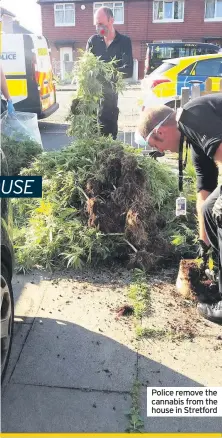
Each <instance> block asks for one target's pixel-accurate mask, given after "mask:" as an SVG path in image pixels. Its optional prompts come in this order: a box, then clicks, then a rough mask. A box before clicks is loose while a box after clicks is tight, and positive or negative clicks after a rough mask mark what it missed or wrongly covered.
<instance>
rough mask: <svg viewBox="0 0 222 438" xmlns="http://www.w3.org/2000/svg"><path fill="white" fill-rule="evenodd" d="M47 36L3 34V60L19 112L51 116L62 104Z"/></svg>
mask: <svg viewBox="0 0 222 438" xmlns="http://www.w3.org/2000/svg"><path fill="white" fill-rule="evenodd" d="M49 52H50V48H49V46H48V43H47V40H46V38H45V37H44V36H37V35H34V34H5V35H4V34H3V35H2V52H1V56H0V59H1V63H2V67H3V69H4V73H5V76H6V80H7V84H8V88H9V93H10V95H11V97H12V101H13V104H14V107H15V110H16V111H22V112H31V113H36V114H37V115H38V117H39V118H44V117H48V116H49V115H51V114H52V113H54V112H55V111H56V110H57V109H58V107H59V105H58V103H57V102H56V90H55V84H54V81H53V72H52V64H51V59H50V53H49Z"/></svg>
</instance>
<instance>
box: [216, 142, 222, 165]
mask: <svg viewBox="0 0 222 438" xmlns="http://www.w3.org/2000/svg"><path fill="white" fill-rule="evenodd" d="M214 161H215V163H216V164H217V165H218V166H219V167H220V166H221V165H222V143H220V145H219V146H218V148H217V150H216V154H215V155H214Z"/></svg>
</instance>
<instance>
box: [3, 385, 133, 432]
mask: <svg viewBox="0 0 222 438" xmlns="http://www.w3.org/2000/svg"><path fill="white" fill-rule="evenodd" d="M130 404H131V397H130V396H129V395H124V394H115V393H102V392H98V391H96V392H83V391H78V390H71V389H63V388H47V387H38V386H37V387H36V386H32V385H30V386H29V385H13V384H10V385H9V387H8V391H7V394H5V396H4V397H3V400H2V432H124V431H125V429H126V427H127V418H126V417H125V412H127V411H129V409H130Z"/></svg>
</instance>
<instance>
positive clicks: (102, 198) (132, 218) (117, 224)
mask: <svg viewBox="0 0 222 438" xmlns="http://www.w3.org/2000/svg"><path fill="white" fill-rule="evenodd" d="M97 167H98V174H97V175H95V176H94V177H93V178H90V179H88V181H87V182H86V187H85V191H86V194H87V196H88V197H89V199H88V201H87V203H86V213H87V216H88V226H89V227H96V228H97V229H99V230H100V231H101V232H103V233H105V234H110V233H117V234H118V233H123V234H124V235H125V238H126V241H128V242H129V243H130V244H131V245H132V246H133V247H134V250H133V251H132V246H130V245H128V246H127V245H126V247H127V251H128V254H130V263H129V267H130V268H142V269H143V268H145V269H146V270H147V271H150V270H151V269H153V267H154V266H156V265H157V264H158V263H159V262H160V261H161V259H163V258H166V257H167V256H168V255H169V254H170V252H172V247H171V245H170V244H169V243H168V242H167V241H166V240H165V239H163V238H162V237H161V230H162V229H163V228H164V227H165V219H164V218H163V217H162V216H161V215H160V214H159V212H158V211H157V209H155V206H154V202H153V200H152V199H151V197H150V195H149V190H148V189H147V187H146V180H145V175H144V173H143V170H142V169H141V168H139V167H138V162H137V159H136V157H135V156H134V155H130V154H126V153H125V152H124V150H123V148H122V146H118V145H117V146H112V147H110V148H109V149H106V150H104V151H103V152H102V153H101V154H100V157H99V158H98V163H97Z"/></svg>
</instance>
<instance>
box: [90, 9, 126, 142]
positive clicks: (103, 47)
mask: <svg viewBox="0 0 222 438" xmlns="http://www.w3.org/2000/svg"><path fill="white" fill-rule="evenodd" d="M95 24H96V30H97V34H96V35H93V36H91V38H89V40H88V42H87V46H86V50H87V51H89V50H90V51H91V52H92V53H93V54H94V55H95V56H98V57H100V59H101V60H102V61H105V62H109V61H111V60H112V59H113V58H115V59H116V60H117V69H118V70H119V71H120V72H123V73H124V78H130V77H131V76H132V75H133V56H132V45H131V40H130V38H129V37H127V36H126V35H121V34H120V33H119V32H117V30H115V29H114V26H113V24H114V18H113V13H112V10H111V9H109V8H100V9H98V10H97V12H96V13H95ZM118 116H119V108H118V94H117V93H116V92H115V90H114V89H113V87H112V84H110V83H105V84H103V98H102V99H101V102H100V108H99V124H100V126H101V132H102V134H103V135H105V136H108V135H109V134H111V135H112V137H113V139H114V140H115V139H116V137H117V133H118Z"/></svg>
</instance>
